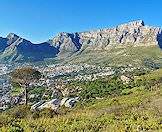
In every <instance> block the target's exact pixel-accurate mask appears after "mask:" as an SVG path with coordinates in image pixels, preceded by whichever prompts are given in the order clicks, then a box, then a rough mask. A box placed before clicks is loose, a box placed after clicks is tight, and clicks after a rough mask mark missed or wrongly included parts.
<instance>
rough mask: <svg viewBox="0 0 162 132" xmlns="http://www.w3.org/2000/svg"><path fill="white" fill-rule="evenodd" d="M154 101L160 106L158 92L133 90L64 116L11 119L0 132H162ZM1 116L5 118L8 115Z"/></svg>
mask: <svg viewBox="0 0 162 132" xmlns="http://www.w3.org/2000/svg"><path fill="white" fill-rule="evenodd" d="M157 99H161V103H162V90H161V89H159V90H156V91H151V92H150V91H147V90H145V89H142V90H134V92H133V93H131V94H129V95H123V96H118V97H111V98H104V99H101V100H89V101H87V102H84V103H80V104H78V106H77V107H76V108H75V109H72V110H68V112H66V114H62V115H56V116H54V117H52V118H50V117H39V118H37V119H33V117H31V116H29V115H28V116H27V117H25V118H20V119H19V118H18V119H14V122H12V124H11V123H10V125H9V124H7V126H3V125H2V124H0V125H2V127H1V129H0V130H1V131H2V132H7V131H8V130H11V129H15V128H14V127H17V129H18V127H20V128H19V129H23V130H24V131H27V132H28V131H29V132H30V131H49V132H53V131H56V132H58V131H60V132H61V131H65V132H67V131H68V132H74V131H80V132H81V131H86V132H95V131H96V132H98V131H106V132H113V131H114V132H118V131H119V132H122V131H137V130H146V131H148V130H151V131H155V130H162V124H161V123H162V115H161V114H162V113H160V109H158V107H157V106H156V105H155V104H154V102H156V100H157ZM159 105H161V104H159ZM159 108H160V107H159ZM2 115H3V114H2ZM2 115H1V117H2ZM3 116H4V117H5V116H7V114H6V115H3ZM5 118H6V117H5ZM9 118H11V117H9ZM1 119H2V118H1Z"/></svg>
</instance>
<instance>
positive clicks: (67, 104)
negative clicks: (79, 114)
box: [65, 97, 79, 108]
mask: <svg viewBox="0 0 162 132" xmlns="http://www.w3.org/2000/svg"><path fill="white" fill-rule="evenodd" d="M78 99H79V97H76V98H70V99H68V100H67V101H66V102H65V107H68V108H73V107H74V106H75V104H76V103H77V102H78Z"/></svg>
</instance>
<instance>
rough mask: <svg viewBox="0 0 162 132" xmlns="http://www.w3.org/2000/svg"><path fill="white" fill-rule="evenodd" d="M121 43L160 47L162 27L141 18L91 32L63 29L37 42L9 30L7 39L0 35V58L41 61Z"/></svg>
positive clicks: (106, 47) (161, 44) (107, 47)
mask: <svg viewBox="0 0 162 132" xmlns="http://www.w3.org/2000/svg"><path fill="white" fill-rule="evenodd" d="M122 45H126V46H127V45H131V46H150V45H159V46H160V47H161V48H162V30H161V29H160V28H157V27H151V26H147V25H145V24H144V22H143V21H142V20H138V21H133V22H130V23H126V24H122V25H119V26H116V27H114V28H108V29H102V30H96V31H90V32H80V33H65V32H63V33H60V34H58V35H57V36H56V37H54V38H53V39H50V40H49V41H47V42H44V43H40V44H33V43H31V42H30V41H27V40H25V39H23V38H21V37H19V36H17V35H15V34H13V33H10V34H9V35H8V36H7V37H6V38H0V60H3V61H4V60H7V61H20V62H21V61H42V60H45V59H49V58H55V57H63V58H65V57H69V56H71V55H73V54H74V53H77V52H78V51H82V50H83V49H89V50H107V49H109V48H110V47H111V46H122Z"/></svg>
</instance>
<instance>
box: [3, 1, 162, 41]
mask: <svg viewBox="0 0 162 132" xmlns="http://www.w3.org/2000/svg"><path fill="white" fill-rule="evenodd" d="M136 19H143V20H144V21H145V23H146V24H148V25H153V26H160V27H162V0H1V1H0V36H3V37H5V36H6V35H7V34H8V33H10V32H14V33H16V34H18V35H20V36H22V37H24V38H26V39H28V40H31V41H32V42H35V43H37V42H43V41H46V40H48V39H49V38H52V37H54V36H55V35H56V34H57V33H59V32H63V31H64V32H75V31H87V30H92V29H98V28H104V27H112V26H115V25H118V24H120V23H124V22H128V21H132V20H136Z"/></svg>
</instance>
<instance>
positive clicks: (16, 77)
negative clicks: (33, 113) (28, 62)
mask: <svg viewBox="0 0 162 132" xmlns="http://www.w3.org/2000/svg"><path fill="white" fill-rule="evenodd" d="M10 75H11V80H12V82H15V83H18V84H19V85H20V86H21V87H22V88H24V95H25V104H26V105H27V99H28V97H27V96H28V88H29V84H30V83H31V82H35V81H37V80H39V79H40V78H41V76H42V75H41V73H40V72H39V71H38V70H36V69H33V68H31V67H24V68H18V69H15V70H14V71H13V72H11V74H10Z"/></svg>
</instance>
